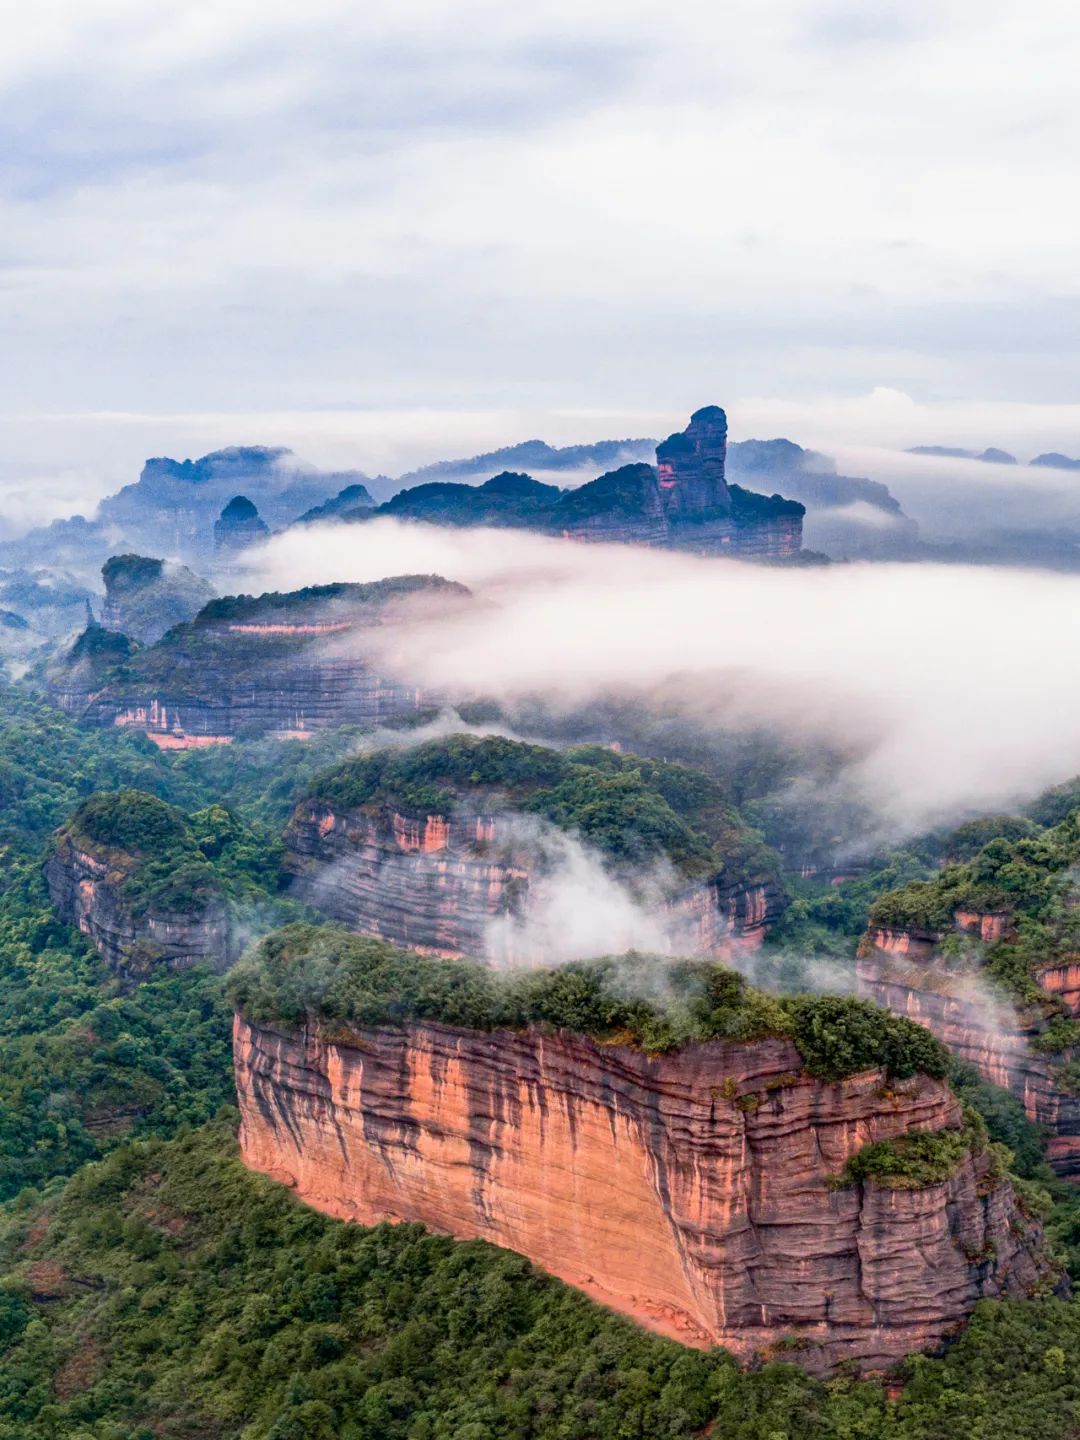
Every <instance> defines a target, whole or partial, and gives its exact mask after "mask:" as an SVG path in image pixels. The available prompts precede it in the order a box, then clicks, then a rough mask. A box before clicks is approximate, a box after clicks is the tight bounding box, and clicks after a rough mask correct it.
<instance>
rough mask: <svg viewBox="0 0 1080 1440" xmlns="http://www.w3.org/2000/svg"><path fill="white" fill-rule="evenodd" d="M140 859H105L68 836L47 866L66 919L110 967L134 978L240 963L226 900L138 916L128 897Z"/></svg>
mask: <svg viewBox="0 0 1080 1440" xmlns="http://www.w3.org/2000/svg"><path fill="white" fill-rule="evenodd" d="M136 864H137V862H136V860H135V858H134V857H133V856H130V855H125V854H123V853H120V852H116V851H113V852H111V853H105V852H101V853H98V852H96V851H94V850H93V849H91V848H90V847H88V846H83V845H79V844H77V843H76V842H75V841H74V840H73V839H72V838H71V837H70V836H69V835H67V834H63V833H61V835H60V836H59V837H58V840H57V845H56V849H55V851H54V853H53V854H52V855H51V856H50V857H49V859H48V861H47V862H46V865H45V880H46V884H47V885H48V889H49V898H50V899H51V900H52V902H53V905H54V906H55V907H56V911H57V914H58V915H59V916H60V918H61V919H62V920H66V921H68V922H69V923H71V924H74V925H77V926H78V928H79V929H80V930H81V931H82V932H83V933H84V934H85V935H88V936H89V937H90V939H91V940H92V941H93V943H94V945H95V946H96V948H97V950H98V952H99V953H100V954H101V956H102V957H103V959H105V960H106V961H107V962H108V963H109V965H110V966H111V967H112V968H113V969H114V970H115V971H116V972H117V973H118V974H121V975H124V976H126V977H127V978H129V979H138V978H141V977H143V976H145V975H146V974H148V973H149V972H151V971H152V970H155V969H157V968H159V967H162V968H165V969H168V970H187V969H190V967H191V966H193V965H198V964H204V963H205V964H207V965H210V966H211V967H212V968H213V969H216V970H223V969H225V968H226V966H227V965H228V964H229V962H230V960H232V959H234V958H235V946H234V945H233V943H232V939H231V935H230V929H231V927H230V924H229V915H228V910H227V908H226V905H225V902H224V900H223V899H222V898H221V897H220V896H213V897H209V898H207V899H205V900H204V901H203V902H202V903H200V904H198V905H195V906H193V907H192V908H191V909H190V910H186V911H184V912H183V913H179V912H173V911H169V910H164V909H161V908H155V907H153V906H151V907H149V908H147V909H144V910H138V909H137V908H136V907H134V906H133V905H132V902H131V900H130V898H129V896H128V894H127V893H126V886H127V883H128V880H129V878H130V875H131V873H132V871H133V870H134V869H135V867H136Z"/></svg>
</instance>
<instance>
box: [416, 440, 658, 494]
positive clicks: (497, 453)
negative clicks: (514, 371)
mask: <svg viewBox="0 0 1080 1440" xmlns="http://www.w3.org/2000/svg"><path fill="white" fill-rule="evenodd" d="M655 450H656V441H655V440H597V441H595V442H593V443H592V444H588V445H563V446H554V445H548V444H547V442H546V441H544V440H522V441H520V442H519V443H518V444H517V445H504V446H503V447H502V448H501V449H499V450H489V451H487V452H486V453H485V454H483V455H472V456H470V457H469V458H468V459H465V460H437V461H436V462H435V463H434V464H432V465H423V466H421V467H420V469H419V470H410V471H409V472H408V473H407V474H405V475H401V476H399V478H398V480H397V484H398V485H399V486H401V487H403V488H404V487H411V486H415V485H422V484H426V483H427V482H428V481H432V480H452V479H458V478H462V479H464V478H466V477H468V476H476V475H494V474H496V473H498V472H499V471H502V470H525V469H528V470H540V471H545V470H584V469H593V468H594V467H597V466H605V465H606V466H611V467H613V468H615V469H617V468H619V466H620V465H623V464H632V463H634V462H635V461H638V460H651V459H652V456H653V453H654V452H655Z"/></svg>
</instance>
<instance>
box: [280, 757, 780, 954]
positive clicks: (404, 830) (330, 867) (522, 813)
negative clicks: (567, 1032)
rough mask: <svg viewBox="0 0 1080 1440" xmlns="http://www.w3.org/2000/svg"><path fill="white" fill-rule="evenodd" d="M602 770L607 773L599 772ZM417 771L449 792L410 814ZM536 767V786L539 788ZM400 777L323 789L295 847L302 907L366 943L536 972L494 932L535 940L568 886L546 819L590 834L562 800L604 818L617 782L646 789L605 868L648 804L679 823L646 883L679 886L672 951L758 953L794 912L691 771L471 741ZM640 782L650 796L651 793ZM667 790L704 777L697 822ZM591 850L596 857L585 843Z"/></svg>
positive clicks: (617, 827)
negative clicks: (574, 790)
mask: <svg viewBox="0 0 1080 1440" xmlns="http://www.w3.org/2000/svg"><path fill="white" fill-rule="evenodd" d="M410 757H415V758H414V759H410ZM597 760H599V761H601V763H602V764H603V765H605V766H606V767H607V769H606V770H604V769H598V768H596V766H595V764H590V763H589V762H590V761H594V762H595V761H597ZM410 764H412V765H413V766H415V767H416V768H420V767H423V769H424V773H426V774H430V775H431V776H432V777H433V784H438V785H439V786H440V787H443V786H445V787H446V788H445V789H444V790H443V797H442V800H441V802H436V800H435V799H434V796H432V797H429V801H428V803H427V804H424V805H418V804H417V800H416V799H415V798H411V795H410V790H409V787H408V785H407V783H403V780H402V776H404V775H405V774H406V773H407V772H408V769H409V767H410ZM497 766H498V767H501V768H502V771H503V773H505V774H506V775H511V774H512V775H513V776H514V783H513V784H512V785H511V784H510V783H508V782H505V781H503V780H501V778H498V777H497V772H496V767H497ZM530 766H531V767H533V771H534V773H535V775H536V777H537V778H536V779H535V780H530V779H528V778H527V777H528V774H529V767H530ZM393 767H394V762H393V760H391V761H389V762H388V763H381V762H380V760H379V759H374V758H373V759H368V760H361V761H359V762H346V764H345V765H343V766H341V767H339V769H338V770H337V771H335V772H331V773H330V774H328V775H325V776H323V777H322V778H321V779H319V780H316V781H315V782H314V783H313V785H312V789H311V793H310V794H309V795H308V796H307V797H305V798H304V799H302V800H301V801H300V803H299V804H298V805H297V807H296V809H295V811H294V813H293V816H292V818H291V820H290V822H289V825H288V827H287V829H286V831H285V847H286V848H285V856H284V860H283V871H284V873H285V875H286V876H288V877H289V879H290V891H291V893H292V894H293V895H295V896H296V897H297V898H299V899H302V900H304V901H305V902H306V903H308V904H309V905H311V906H312V907H313V908H315V909H317V910H319V911H321V912H322V913H323V914H325V915H328V916H329V917H330V918H332V919H334V920H337V921H339V922H341V923H342V924H344V925H346V926H348V928H349V929H351V930H353V931H355V932H356V933H358V934H363V935H376V936H379V937H381V938H383V939H386V940H389V941H391V942H393V943H394V944H400V945H407V946H409V947H410V948H412V949H417V950H422V951H425V952H430V953H434V954H438V955H447V956H456V955H474V956H484V957H486V958H488V959H490V960H493V961H495V962H497V963H510V962H514V961H516V962H517V963H521V962H522V961H523V960H524V959H525V958H527V957H525V956H523V955H518V954H516V953H508V952H507V948H506V947H507V946H510V948H511V951H512V946H513V928H512V927H511V930H510V932H507V931H506V930H505V929H496V928H493V925H494V922H497V921H499V920H500V919H509V918H512V919H513V920H515V921H517V922H519V923H521V924H526V923H527V922H528V921H529V918H530V916H532V915H535V914H536V913H537V912H538V911H542V910H543V908H544V906H545V904H546V902H547V901H548V900H549V899H550V897H551V895H552V892H553V890H555V889H557V887H559V886H560V885H562V884H565V876H566V871H565V869H564V868H563V865H562V864H561V863H560V862H562V860H563V855H562V854H561V853H560V852H559V851H558V849H556V850H555V852H554V853H552V847H551V845H550V843H549V841H548V840H547V838H546V832H545V831H544V830H543V829H540V830H538V828H537V827H538V825H540V824H541V822H542V821H544V820H545V817H546V816H547V815H551V816H554V817H556V823H557V824H558V825H559V826H560V827H561V828H562V829H563V830H566V831H569V832H575V831H576V830H577V828H578V824H579V823H587V822H586V818H585V812H584V811H583V812H582V820H581V821H578V820H576V819H575V817H574V815H573V814H572V813H570V812H569V811H568V810H567V809H566V806H565V801H561V800H560V801H558V802H556V800H555V797H558V796H560V795H563V794H564V793H565V791H560V790H559V789H558V788H556V787H558V786H559V784H560V782H562V784H563V785H564V786H565V787H566V788H569V786H570V785H574V784H577V785H580V786H582V787H583V790H582V794H583V795H584V797H585V798H586V799H587V800H588V802H589V804H590V806H592V818H595V815H596V810H597V809H598V808H599V805H601V804H603V803H604V801H605V798H606V796H607V795H608V794H610V793H611V792H610V791H609V790H608V789H607V788H606V785H605V782H608V783H609V784H610V781H611V779H612V777H613V776H615V777H620V778H621V779H622V780H623V781H626V782H627V783H629V784H631V785H633V786H634V788H633V790H632V791H631V792H630V793H629V797H628V803H627V805H626V808H625V810H621V811H613V812H612V815H611V817H610V827H607V826H605V828H604V831H603V832H602V833H598V835H597V837H596V838H595V839H594V840H593V841H592V844H593V845H594V846H595V847H596V848H597V849H598V850H600V851H601V852H602V849H603V845H604V835H605V834H608V833H610V832H611V831H612V830H614V831H615V832H616V833H617V834H618V836H619V839H620V841H621V842H622V843H623V844H624V845H626V846H627V847H629V845H630V843H631V840H632V835H631V834H630V832H632V828H633V825H634V823H635V820H634V806H635V805H636V804H637V803H638V802H637V797H638V795H639V794H640V796H641V800H642V803H643V804H650V802H651V804H653V805H656V806H657V809H658V811H659V813H660V814H664V813H666V816H667V823H668V826H669V834H670V839H669V841H668V843H669V845H670V847H671V848H670V850H669V851H662V852H659V853H652V852H650V853H649V854H643V855H641V856H640V860H641V863H642V865H643V866H645V867H646V868H649V867H652V866H654V865H655V863H656V861H657V860H659V861H661V862H662V863H663V864H664V866H665V867H666V868H667V870H668V871H670V878H669V879H668V881H666V883H665V891H664V895H663V898H662V899H659V900H655V901H653V902H652V903H654V904H656V905H657V906H658V909H657V924H658V925H661V924H662V925H663V927H664V928H665V930H666V931H667V932H668V933H669V935H670V937H671V943H672V945H673V947H674V948H677V949H680V950H683V951H685V952H686V953H704V954H721V953H727V952H729V951H730V950H731V949H732V948H733V947H743V948H753V947H756V946H757V945H759V944H760V943H761V941H762V939H763V938H764V936H765V933H766V931H767V930H768V928H769V927H770V925H771V924H772V923H774V921H775V920H776V918H777V916H778V915H779V914H780V913H781V911H782V909H783V907H784V905H785V904H786V896H785V895H784V892H783V889H782V887H781V885H780V882H779V877H778V873H777V870H776V861H775V857H774V856H772V855H771V852H768V851H767V850H765V849H764V847H763V846H761V845H760V844H756V843H755V841H754V840H753V838H752V837H751V834H750V832H749V831H748V830H747V829H746V827H745V826H744V825H743V824H742V822H741V820H739V819H738V817H737V816H735V815H734V813H733V812H731V811H730V810H729V809H727V808H725V807H720V808H719V810H718V809H717V799H716V794H715V791H716V787H715V785H714V784H713V782H710V781H709V780H708V779H707V777H705V776H704V775H701V774H699V773H698V772H694V771H691V770H688V769H687V768H686V767H682V766H664V765H662V764H659V763H658V762H650V761H648V760H645V759H643V758H642V757H638V756H632V755H631V756H616V755H614V754H611V753H610V752H608V753H605V754H598V753H597V750H596V748H595V747H584V748H583V749H582V750H580V751H573V750H571V751H567V752H562V753H560V752H557V751H549V750H545V749H543V748H542V747H538V746H529V745H524V744H518V743H516V742H513V741H506V740H501V739H496V738H494V737H492V738H489V739H486V740H477V739H474V738H473V737H470V736H455V737H452V738H451V740H450V741H448V742H430V743H429V744H427V745H424V746H421V747H419V749H418V750H417V751H415V752H406V755H405V758H404V759H403V760H402V761H401V764H400V767H399V774H397V775H396V776H394V775H393ZM379 768H381V773H378V774H376V770H377V769H379ZM470 769H472V770H474V771H475V775H474V776H473V775H470ZM642 771H643V772H644V775H645V783H644V784H643V785H638V784H637V783H636V778H635V777H636V775H637V774H638V773H641V772H642ZM668 775H674V776H676V777H678V778H681V777H682V776H686V777H691V783H692V784H694V785H696V786H697V787H698V789H699V790H700V792H701V795H702V797H703V798H702V799H701V800H700V801H699V802H698V808H697V809H696V810H695V809H694V808H693V806H691V807H689V808H688V809H687V810H686V811H685V813H683V814H681V815H677V814H676V813H675V812H674V811H673V810H672V809H671V808H669V807H668V805H667V804H666V802H665V801H664V799H663V796H662V794H661V791H662V789H663V786H664V783H665V778H666V777H667V776H668ZM480 777H485V778H483V779H481V778H480ZM616 783H618V781H616ZM616 793H617V792H616ZM549 802H550V803H549ZM661 807H662V809H661ZM709 807H712V809H710V808H709ZM650 813H651V814H652V813H653V812H650ZM653 823H656V821H655V820H654V822H653ZM661 823H663V822H661ZM699 826H702V827H704V828H702V829H700V830H699V829H698V827H699ZM710 827H712V828H710ZM684 831H685V834H684ZM583 838H584V839H585V840H586V842H589V840H590V836H589V833H588V831H587V830H586V832H585V834H584V836H583ZM689 844H693V845H694V846H695V847H698V846H700V852H701V853H700V854H698V853H697V849H696V848H695V854H694V863H693V865H692V866H690V867H689V869H690V872H691V873H686V872H687V867H686V866H685V865H683V864H682V863H681V857H680V849H679V847H680V846H683V847H686V846H688V845H689ZM710 846H711V848H710ZM613 873H614V874H615V875H616V876H617V875H618V874H619V873H620V867H619V866H618V865H616V866H614V869H613Z"/></svg>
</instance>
